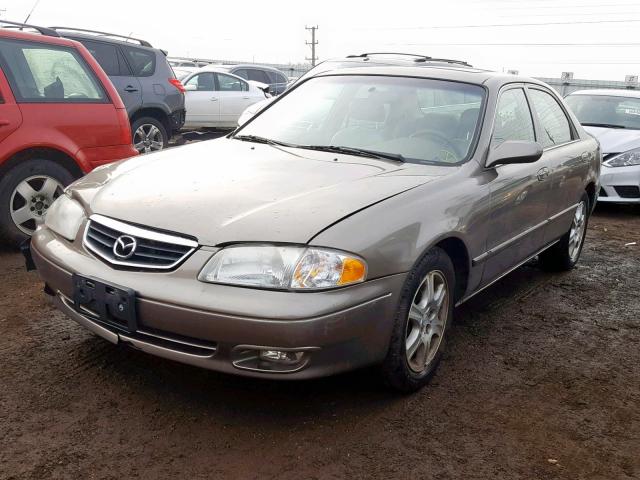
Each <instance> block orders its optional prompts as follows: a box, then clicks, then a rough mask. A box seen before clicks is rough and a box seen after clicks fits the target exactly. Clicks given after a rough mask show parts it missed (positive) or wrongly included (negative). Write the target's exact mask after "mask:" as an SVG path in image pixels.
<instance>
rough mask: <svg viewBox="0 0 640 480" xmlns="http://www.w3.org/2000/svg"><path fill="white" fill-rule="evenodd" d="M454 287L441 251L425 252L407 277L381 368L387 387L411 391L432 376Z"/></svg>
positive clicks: (448, 319) (448, 263)
mask: <svg viewBox="0 0 640 480" xmlns="http://www.w3.org/2000/svg"><path fill="white" fill-rule="evenodd" d="M454 287H455V273H454V269H453V264H452V263H451V260H450V259H449V257H448V256H447V254H446V253H445V251H444V250H442V249H441V248H437V247H436V248H433V249H432V250H431V251H429V253H427V254H426V255H425V257H424V258H423V259H422V260H421V261H420V262H419V263H418V265H417V266H416V267H415V268H414V270H413V271H412V272H411V273H410V274H409V277H408V278H407V281H406V283H405V287H404V290H403V293H402V297H401V299H400V305H399V307H398V312H397V314H396V320H395V326H394V331H393V334H392V337H391V342H390V345H389V351H388V353H387V357H386V358H385V360H384V363H383V365H382V374H383V377H384V379H385V382H386V383H387V384H388V385H389V386H391V387H393V388H394V389H396V390H399V391H402V392H412V391H415V390H418V389H420V388H421V387H423V386H424V385H426V384H427V383H428V382H429V380H430V379H431V377H432V376H433V373H434V372H435V370H436V368H437V366H438V364H439V363H440V359H441V358H442V353H443V351H444V345H445V337H446V333H447V331H448V329H449V324H450V323H451V318H452V316H453V292H454Z"/></svg>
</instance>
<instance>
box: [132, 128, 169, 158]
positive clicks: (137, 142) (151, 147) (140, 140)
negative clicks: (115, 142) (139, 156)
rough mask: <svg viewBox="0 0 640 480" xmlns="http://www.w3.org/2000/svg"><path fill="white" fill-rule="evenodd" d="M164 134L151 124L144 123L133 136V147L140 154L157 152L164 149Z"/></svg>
mask: <svg viewBox="0 0 640 480" xmlns="http://www.w3.org/2000/svg"><path fill="white" fill-rule="evenodd" d="M163 140H164V139H163V138H162V132H161V131H160V129H159V128H158V127H156V126H155V125H153V124H151V123H143V124H142V125H140V126H139V127H138V128H137V129H136V131H135V133H134V134H133V146H134V147H135V148H136V150H138V152H140V153H149V152H155V151H157V150H162V149H163V148H164V141H163Z"/></svg>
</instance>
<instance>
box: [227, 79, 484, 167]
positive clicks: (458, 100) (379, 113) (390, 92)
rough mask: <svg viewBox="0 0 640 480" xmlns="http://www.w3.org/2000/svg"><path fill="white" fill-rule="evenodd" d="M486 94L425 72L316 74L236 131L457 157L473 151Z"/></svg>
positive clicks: (446, 159) (424, 157) (306, 144)
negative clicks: (418, 75) (426, 75)
mask: <svg viewBox="0 0 640 480" xmlns="http://www.w3.org/2000/svg"><path fill="white" fill-rule="evenodd" d="M434 98H435V100H434ZM484 98H485V90H484V88H482V87H480V86H478V85H470V84H465V83H457V82H450V81H442V80H432V79H426V78H408V77H396V76H373V75H372V76H369V75H332V76H324V77H314V78H310V79H309V80H307V81H306V82H304V83H302V84H300V85H299V86H298V87H297V88H296V89H294V90H292V91H290V92H289V93H288V94H287V95H286V96H285V97H283V98H282V99H281V100H279V101H278V102H276V103H274V104H273V105H272V106H271V107H270V108H268V109H266V110H264V111H263V112H262V113H260V114H259V115H258V116H257V117H255V118H254V119H253V120H252V121H251V122H250V123H249V124H247V125H246V126H245V127H244V128H242V129H241V130H239V131H238V135H255V136H259V137H264V138H269V139H273V140H276V141H280V142H284V143H288V144H292V145H296V146H300V147H302V148H318V149H321V148H326V147H332V146H333V147H348V148H358V149H367V150H370V151H376V152H383V153H388V154H395V155H402V157H403V158H404V160H405V161H408V162H415V163H436V164H456V163H460V162H462V161H464V160H466V159H467V158H468V157H469V155H470V153H471V147H472V145H473V141H474V139H475V138H476V136H477V132H478V128H479V123H480V121H479V119H480V112H481V111H482V106H483V102H484ZM429 99H431V100H429Z"/></svg>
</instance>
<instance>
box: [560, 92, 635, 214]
mask: <svg viewBox="0 0 640 480" xmlns="http://www.w3.org/2000/svg"><path fill="white" fill-rule="evenodd" d="M566 102H567V104H568V105H569V107H571V109H572V110H573V112H574V113H575V114H576V117H577V118H578V120H579V121H580V123H582V126H583V127H584V128H585V130H586V131H587V132H589V133H590V134H591V135H593V136H594V137H595V138H597V139H598V140H599V141H600V145H601V148H602V154H603V156H604V163H603V164H602V174H601V176H600V182H601V184H602V187H601V189H600V195H599V197H598V201H599V202H613V203H636V204H637V203H640V92H637V91H634V90H580V91H578V92H574V93H572V94H571V95H569V96H568V97H567V98H566Z"/></svg>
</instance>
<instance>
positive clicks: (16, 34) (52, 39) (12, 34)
mask: <svg viewBox="0 0 640 480" xmlns="http://www.w3.org/2000/svg"><path fill="white" fill-rule="evenodd" d="M0 37H3V38H12V39H16V40H25V41H29V42H39V43H49V44H52V45H61V46H66V47H75V46H76V45H77V43H76V42H75V41H73V40H72V39H70V38H62V37H56V36H51V35H45V34H40V33H31V32H25V31H22V30H17V29H14V28H6V27H2V28H0Z"/></svg>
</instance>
